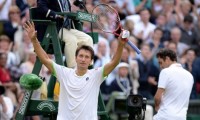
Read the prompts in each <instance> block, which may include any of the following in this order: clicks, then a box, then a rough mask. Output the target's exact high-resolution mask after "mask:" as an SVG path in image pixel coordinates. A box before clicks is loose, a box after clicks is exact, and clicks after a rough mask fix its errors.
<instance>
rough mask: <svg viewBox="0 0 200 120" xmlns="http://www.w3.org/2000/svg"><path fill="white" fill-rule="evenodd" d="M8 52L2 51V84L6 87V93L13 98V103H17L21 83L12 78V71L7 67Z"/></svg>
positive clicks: (0, 55) (0, 61)
mask: <svg viewBox="0 0 200 120" xmlns="http://www.w3.org/2000/svg"><path fill="white" fill-rule="evenodd" d="M6 62H7V54H6V53H2V52H1V53H0V84H2V85H3V86H4V87H5V88H6V93H5V95H6V96H8V97H9V98H11V100H12V103H13V104H14V105H17V100H16V95H17V94H18V93H19V92H20V89H19V85H18V84H17V83H16V84H15V83H14V82H13V81H12V79H11V76H10V72H9V71H8V69H7V68H6Z"/></svg>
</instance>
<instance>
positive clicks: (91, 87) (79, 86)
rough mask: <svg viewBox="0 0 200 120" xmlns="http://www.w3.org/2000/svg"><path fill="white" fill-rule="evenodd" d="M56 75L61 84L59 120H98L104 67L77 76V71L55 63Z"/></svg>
mask: <svg viewBox="0 0 200 120" xmlns="http://www.w3.org/2000/svg"><path fill="white" fill-rule="evenodd" d="M53 67H54V75H55V76H56V77H57V79H58V81H59V82H60V95H59V104H58V116H57V120H97V104H98V95H99V89H100V85H101V83H102V82H103V67H101V68H98V69H91V70H88V71H87V73H86V74H85V75H83V76H77V75H76V73H75V69H71V68H67V67H64V66H60V65H58V64H56V63H54V62H53Z"/></svg>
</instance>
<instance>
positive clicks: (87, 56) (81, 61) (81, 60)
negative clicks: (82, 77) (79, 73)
mask: <svg viewBox="0 0 200 120" xmlns="http://www.w3.org/2000/svg"><path fill="white" fill-rule="evenodd" d="M91 62H92V59H91V53H90V51H88V50H84V49H82V50H80V51H79V53H78V55H77V57H76V63H77V66H78V68H84V69H87V68H88V66H89V65H90V63H91Z"/></svg>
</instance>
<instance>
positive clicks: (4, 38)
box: [0, 35, 11, 42]
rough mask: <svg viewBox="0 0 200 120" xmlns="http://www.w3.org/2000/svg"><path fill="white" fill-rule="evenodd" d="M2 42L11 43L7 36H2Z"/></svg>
mask: <svg viewBox="0 0 200 120" xmlns="http://www.w3.org/2000/svg"><path fill="white" fill-rule="evenodd" d="M1 41H7V42H11V40H10V38H9V37H8V36H7V35H0V42H1Z"/></svg>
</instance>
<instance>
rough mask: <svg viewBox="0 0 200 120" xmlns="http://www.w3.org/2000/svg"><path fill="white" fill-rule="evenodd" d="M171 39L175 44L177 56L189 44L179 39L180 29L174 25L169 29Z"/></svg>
mask: <svg viewBox="0 0 200 120" xmlns="http://www.w3.org/2000/svg"><path fill="white" fill-rule="evenodd" d="M170 33H171V41H173V42H175V43H176V44H177V56H178V57H180V56H181V55H182V54H183V53H184V51H185V50H186V49H188V48H189V46H188V45H187V44H185V43H182V42H181V41H180V40H181V30H180V29H179V28H178V27H174V28H172V29H171V31H170Z"/></svg>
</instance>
